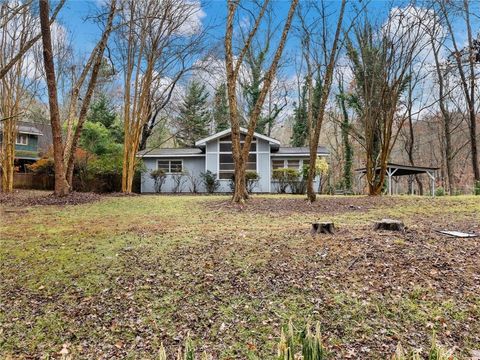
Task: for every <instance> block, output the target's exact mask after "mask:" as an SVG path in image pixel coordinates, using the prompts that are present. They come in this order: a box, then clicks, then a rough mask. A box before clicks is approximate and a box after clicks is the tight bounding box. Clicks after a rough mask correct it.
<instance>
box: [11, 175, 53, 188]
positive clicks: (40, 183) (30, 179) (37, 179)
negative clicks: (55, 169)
mask: <svg viewBox="0 0 480 360" xmlns="http://www.w3.org/2000/svg"><path fill="white" fill-rule="evenodd" d="M54 184H55V177H54V176H52V175H45V174H33V173H15V174H13V186H14V188H16V189H35V190H53V187H54Z"/></svg>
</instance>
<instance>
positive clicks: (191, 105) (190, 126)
mask: <svg viewBox="0 0 480 360" xmlns="http://www.w3.org/2000/svg"><path fill="white" fill-rule="evenodd" d="M208 96H209V94H208V92H207V90H206V87H205V85H204V84H200V83H199V82H197V81H195V80H194V81H192V82H191V83H190V84H189V86H188V88H187V93H186V95H185V99H184V100H183V104H182V105H181V106H180V115H179V116H178V118H177V120H176V126H177V135H176V138H177V140H178V141H179V142H180V144H182V145H183V146H194V145H195V141H197V140H198V139H201V138H204V137H206V136H207V135H208V133H209V125H210V121H211V118H212V117H211V112H210V109H209V106H208Z"/></svg>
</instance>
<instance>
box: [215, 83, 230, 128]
mask: <svg viewBox="0 0 480 360" xmlns="http://www.w3.org/2000/svg"><path fill="white" fill-rule="evenodd" d="M213 121H214V122H215V131H216V132H219V131H222V130H225V129H228V128H229V127H230V119H229V113H228V99H227V86H226V85H225V84H221V85H220V86H219V87H218V88H217V89H216V90H215V98H214V100H213Z"/></svg>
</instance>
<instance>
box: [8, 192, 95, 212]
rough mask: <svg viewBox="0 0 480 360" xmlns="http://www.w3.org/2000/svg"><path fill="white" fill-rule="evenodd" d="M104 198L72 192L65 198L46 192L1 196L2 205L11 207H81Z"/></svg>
mask: <svg viewBox="0 0 480 360" xmlns="http://www.w3.org/2000/svg"><path fill="white" fill-rule="evenodd" d="M103 197H104V196H103V195H101V194H96V193H91V192H87V193H81V192H72V193H70V194H68V195H67V196H64V197H57V196H54V195H53V193H47V192H44V191H28V190H27V191H15V192H13V193H11V194H3V193H2V194H0V205H6V206H11V207H22V208H25V207H28V206H45V205H80V204H87V203H92V202H95V201H99V200H100V199H102V198H103Z"/></svg>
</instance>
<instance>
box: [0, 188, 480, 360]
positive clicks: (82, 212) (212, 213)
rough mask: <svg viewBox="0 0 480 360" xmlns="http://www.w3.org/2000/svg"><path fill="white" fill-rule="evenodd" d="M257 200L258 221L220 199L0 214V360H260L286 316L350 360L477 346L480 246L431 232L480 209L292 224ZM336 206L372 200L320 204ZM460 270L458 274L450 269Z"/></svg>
mask: <svg viewBox="0 0 480 360" xmlns="http://www.w3.org/2000/svg"><path fill="white" fill-rule="evenodd" d="M262 199H267V200H268V201H272V204H273V205H272V208H271V210H270V211H256V210H255V209H254V207H255V199H254V201H253V202H252V203H250V204H248V203H247V205H246V209H245V210H244V211H240V210H238V209H235V208H232V207H228V208H225V207H222V206H221V204H220V203H219V201H227V200H228V198H227V197H225V196H204V197H203V196H139V197H120V198H105V199H103V200H101V201H99V202H95V203H91V204H85V205H78V206H65V207H54V206H48V207H33V208H30V209H29V211H28V212H27V213H22V214H15V213H14V214H8V215H7V214H2V215H1V216H2V221H1V223H0V238H1V239H2V240H1V245H2V246H1V248H0V276H1V278H2V282H1V284H0V301H1V303H2V306H1V307H0V323H1V328H0V357H5V356H7V355H9V356H19V357H20V356H57V355H56V354H57V353H58V352H59V351H60V350H61V349H62V346H63V344H67V345H68V348H69V351H70V352H71V354H72V355H73V356H74V358H91V356H92V354H95V356H106V357H110V358H115V357H117V358H132V359H133V358H146V359H149V358H152V359H153V358H154V357H155V353H156V351H158V348H159V346H160V343H161V342H163V343H165V345H166V347H167V352H168V351H170V352H171V351H172V349H175V347H176V346H179V345H180V344H181V343H182V341H183V339H184V338H185V336H186V334H187V333H190V334H191V336H192V339H193V341H194V342H195V343H196V344H197V345H199V346H202V344H203V345H205V347H206V348H207V350H210V351H211V352H213V353H214V354H216V356H218V357H219V358H225V359H227V358H239V359H241V358H245V356H246V355H245V354H246V353H247V344H250V343H254V344H256V346H257V348H258V349H259V350H258V352H259V355H260V357H261V358H265V359H267V358H269V356H270V355H271V354H274V353H275V344H276V342H277V340H278V336H279V329H280V327H281V326H282V325H284V324H285V323H286V322H287V321H288V319H289V318H293V320H294V323H295V324H296V325H297V326H298V327H301V326H302V324H304V323H305V322H306V321H307V320H313V321H320V323H321V325H322V332H323V333H324V336H325V337H326V344H327V346H329V349H330V351H331V352H332V353H333V354H335V355H336V356H338V357H341V356H343V355H345V354H346V353H347V352H348V351H351V350H352V349H356V351H357V352H358V354H360V355H359V356H360V357H361V356H367V355H368V358H373V359H375V358H378V359H384V358H386V356H385V355H386V354H393V351H394V349H395V347H396V344H397V343H398V341H399V340H402V341H404V342H405V343H406V344H409V345H413V346H423V347H425V348H428V344H429V338H430V335H431V332H432V331H433V329H435V330H436V331H437V332H438V336H439V338H440V339H441V340H443V341H445V342H446V343H448V345H451V346H458V347H460V348H461V350H460V353H461V354H462V353H463V354H466V353H467V352H468V350H469V349H476V348H479V347H480V340H479V337H478V336H479V335H478V334H479V333H480V325H479V324H480V319H479V317H480V310H479V308H480V303H479V300H478V292H477V291H478V290H479V287H478V284H477V285H475V279H477V281H478V278H479V277H478V276H479V269H478V266H477V267H476V268H475V258H473V259H472V256H473V257H475V256H476V257H477V259H476V260H477V261H480V259H478V253H477V255H475V254H476V253H475V252H474V250H475V248H476V247H475V246H478V244H477V245H475V243H474V240H468V241H467V240H462V243H457V244H455V243H453V241H456V240H452V239H450V238H448V241H447V240H445V238H442V237H440V236H438V235H435V234H434V233H433V232H432V231H431V229H432V227H435V226H441V225H442V224H443V225H444V226H445V225H446V224H452V226H459V225H465V226H466V225H470V228H471V226H476V227H477V229H478V226H479V223H478V221H479V218H480V215H479V214H480V204H479V201H478V197H477V198H475V197H473V196H470V197H469V196H459V197H451V198H450V197H442V198H437V199H429V198H413V197H398V198H394V199H393V200H392V199H380V200H378V202H377V203H371V204H370V205H369V206H368V207H367V208H366V209H363V210H362V211H340V212H337V211H326V212H321V211H317V210H314V209H313V210H311V211H306V212H305V211H300V210H298V211H297V210H296V209H295V208H292V209H291V211H288V213H287V212H285V211H283V212H276V211H275V205H274V203H275V201H277V200H283V199H286V200H289V199H297V200H296V201H298V202H299V204H300V205H301V206H303V205H302V203H303V199H302V198H301V197H293V196H285V195H284V196H264V197H262ZM332 199H341V201H343V202H347V203H348V201H352V202H353V203H355V204H360V205H361V204H362V201H367V200H368V201H370V200H369V198H361V197H360V198H359V197H339V198H332V197H320V198H319V202H320V203H322V202H324V203H328V202H329V201H332ZM335 201H336V200H335ZM342 204H343V203H342ZM334 210H335V207H334ZM319 217H321V218H324V217H328V218H329V219H332V220H333V221H334V222H335V224H336V226H337V227H339V228H340V232H339V233H338V235H336V236H334V237H326V238H317V239H312V238H311V237H310V236H309V235H308V226H309V225H308V222H310V221H313V220H316V219H318V218H319ZM385 217H391V218H399V219H402V220H403V221H404V222H405V223H406V224H407V226H408V227H409V228H410V229H413V231H414V233H413V235H411V234H410V235H409V234H406V235H403V234H393V235H388V234H387V235H381V236H380V235H378V234H375V233H373V231H371V230H370V227H369V226H370V223H371V221H373V220H376V219H379V218H385ZM412 236H413V237H412ZM324 250H325V251H324ZM322 251H324V253H325V254H326V255H322V254H321V253H322ZM364 253H368V254H369V256H368V257H366V258H365V259H363V258H361V260H360V261H359V262H358V264H355V266H354V267H353V268H352V269H348V266H349V264H351V261H352V259H354V258H355V257H356V256H363V254H364ZM469 254H473V255H469ZM407 257H409V258H411V259H413V260H411V261H410V263H409V262H405V263H398V262H397V261H401V260H402V259H403V258H407ZM460 260H461V261H462V264H463V265H462V266H464V267H465V269H464V273H463V274H461V273H455V272H454V270H455V269H453V270H448V269H452V264H454V262H455V261H460ZM437 262H438V263H439V264H440V265H438V266H437V265H436V266H437V267H434V266H433V264H434V263H437ZM444 263H445V264H444ZM450 263H452V264H450ZM402 264H403V265H402ZM476 264H477V265H478V262H476ZM442 266H443V267H442ZM445 269H447V270H448V271H450V273H447V272H446V273H445V274H444V273H443V272H444V271H447V270H445ZM475 269H476V270H475ZM434 271H437V273H438V277H437V274H436V273H434ZM452 271H453V272H452ZM432 274H433V275H432ZM441 276H444V278H445V279H444V280H443V279H442V278H441ZM462 276H463V277H464V278H460V277H462ZM444 281H445V283H444ZM385 282H387V283H388V286H385ZM462 282H463V283H464V285H463V286H464V288H462V289H463V290H462V291H463V292H459V289H460V287H459V286H460V285H459V284H461V283H462ZM442 286H445V287H447V288H448V287H450V289H447V290H445V289H444V288H443V287H442ZM457 287H458V288H457ZM465 288H466V291H465ZM450 290H452V291H450ZM475 294H476V295H477V296H475ZM384 344H386V345H385V346H386V347H383V345H384ZM362 348H368V349H369V350H368V351H369V352H368V353H365V354H363V355H361V349H362ZM389 351H390V352H389Z"/></svg>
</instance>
